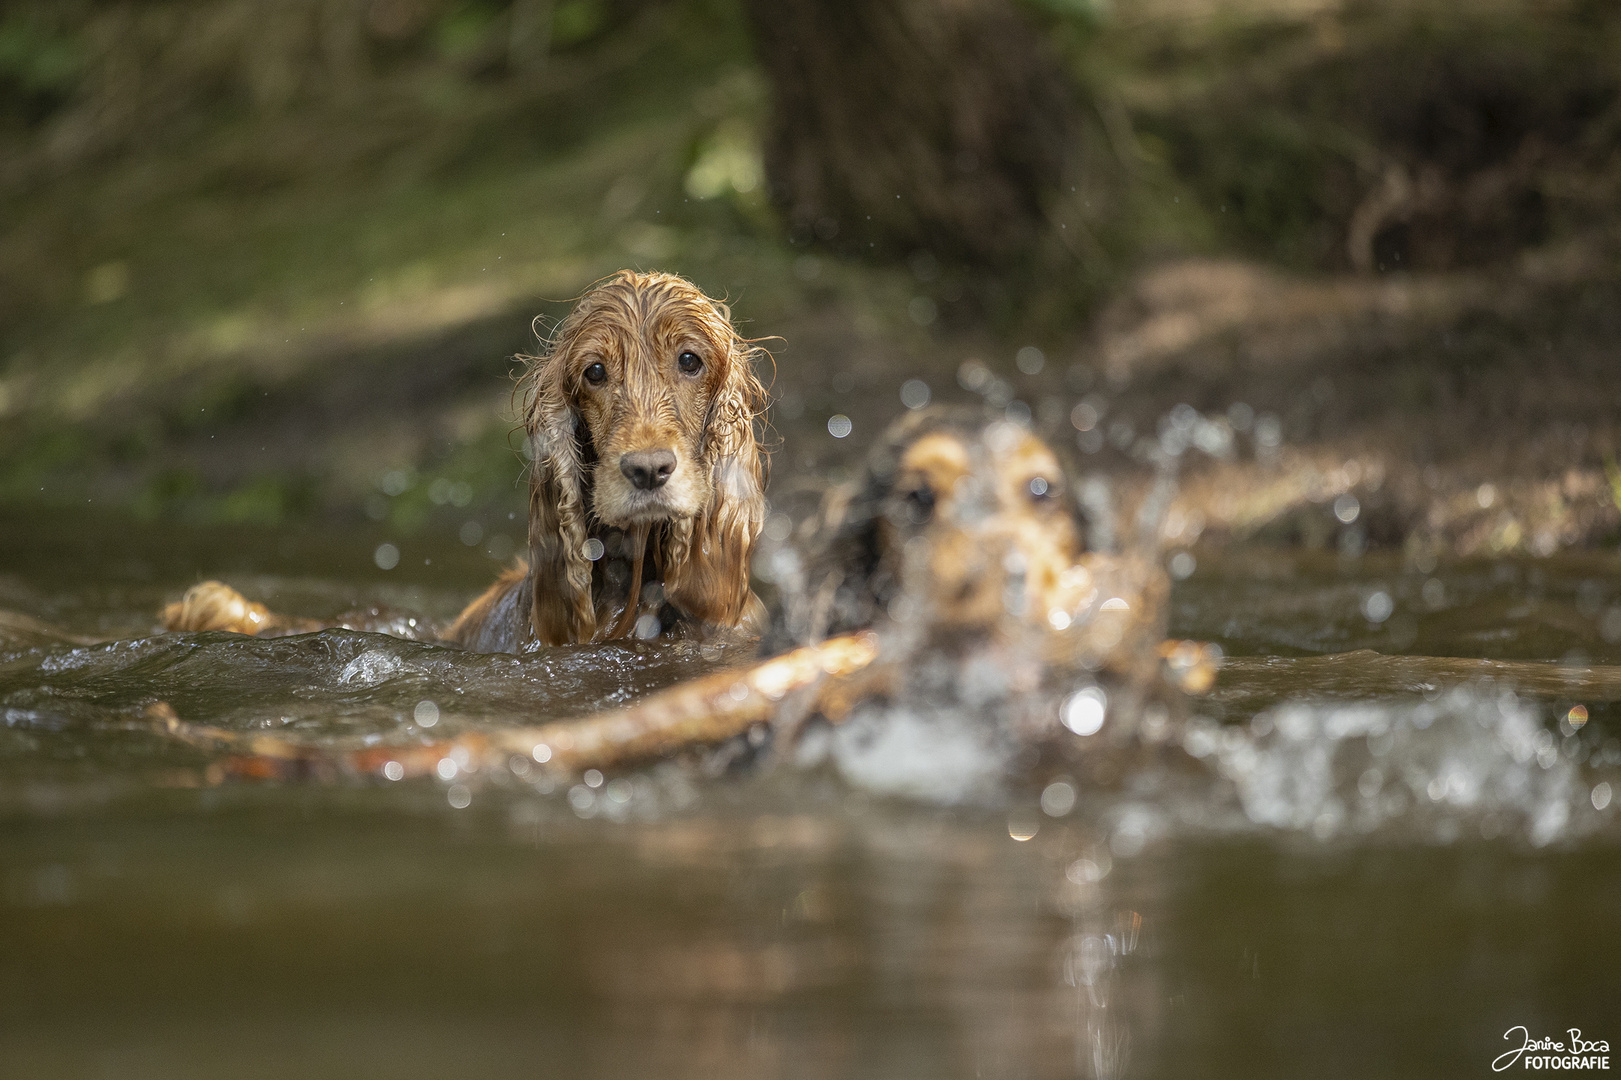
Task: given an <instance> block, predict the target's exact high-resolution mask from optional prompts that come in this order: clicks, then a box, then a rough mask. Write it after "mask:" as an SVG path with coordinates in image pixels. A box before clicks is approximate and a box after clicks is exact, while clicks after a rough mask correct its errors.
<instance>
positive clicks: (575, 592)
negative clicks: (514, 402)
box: [525, 347, 597, 645]
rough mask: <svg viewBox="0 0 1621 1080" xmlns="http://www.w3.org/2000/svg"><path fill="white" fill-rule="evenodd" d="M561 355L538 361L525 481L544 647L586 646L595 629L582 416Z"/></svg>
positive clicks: (533, 618) (537, 629) (534, 617)
mask: <svg viewBox="0 0 1621 1080" xmlns="http://www.w3.org/2000/svg"><path fill="white" fill-rule="evenodd" d="M564 352H565V350H564V349H563V348H561V347H559V348H554V349H553V351H552V354H551V356H550V357H549V358H546V359H543V360H538V361H536V365H537V366H536V367H535V368H534V369H533V373H532V375H531V376H530V377H531V379H532V382H531V385H530V390H529V400H528V402H527V406H528V407H527V408H526V410H525V414H526V415H525V427H526V428H527V429H528V437H529V445H530V450H531V453H532V454H533V457H534V468H533V471H532V472H531V473H530V478H529V566H530V572H531V573H532V574H533V575H534V585H535V589H534V596H535V598H534V604H533V607H532V608H531V611H530V624H531V628H532V629H533V631H534V634H535V639H536V640H537V641H539V642H541V643H542V644H544V645H567V644H571V643H575V642H581V641H590V640H591V636H592V634H594V633H595V632H596V624H597V623H596V612H595V609H594V608H593V606H592V602H591V562H590V560H589V559H587V558H586V555H585V542H586V539H587V533H586V512H587V511H586V491H585V467H584V464H583V462H582V461H581V459H580V440H579V426H580V417H579V413H578V412H577V411H576V410H575V409H574V406H573V402H572V399H571V393H572V391H571V390H570V388H569V387H568V386H567V385H566V382H567V378H568V372H567V369H566V362H565V357H564V355H563V354H564Z"/></svg>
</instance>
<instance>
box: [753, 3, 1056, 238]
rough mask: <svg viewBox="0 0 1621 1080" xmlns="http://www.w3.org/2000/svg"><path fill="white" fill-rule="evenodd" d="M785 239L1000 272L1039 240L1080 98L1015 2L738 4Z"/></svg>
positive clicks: (767, 165) (768, 170) (768, 167)
mask: <svg viewBox="0 0 1621 1080" xmlns="http://www.w3.org/2000/svg"><path fill="white" fill-rule="evenodd" d="M746 6H747V10H748V14H749V21H750V23H751V25H752V28H753V32H754V39H755V43H756V49H757V51H758V53H759V56H760V61H761V64H762V66H763V67H764V69H765V72H766V76H767V78H768V80H769V81H770V84H771V90H772V98H773V105H774V116H773V119H772V126H771V130H770V133H769V136H768V139H767V144H766V155H765V156H766V170H767V175H768V177H769V179H770V182H771V189H772V196H773V198H774V199H775V200H776V201H777V202H778V204H779V205H781V206H782V207H783V209H784V210H785V211H786V213H787V215H788V221H789V225H790V228H791V230H792V232H793V235H794V237H795V239H796V240H798V241H801V242H804V241H811V240H813V239H814V240H820V241H822V242H824V243H827V244H830V245H832V246H833V247H835V248H836V249H838V250H842V251H845V252H848V253H851V254H857V253H859V254H876V255H881V256H896V255H899V256H908V255H913V254H914V253H916V252H918V251H920V250H923V251H928V252H930V253H931V254H932V255H933V256H935V257H936V258H939V259H944V260H950V261H954V262H956V261H960V262H965V263H968V264H971V265H976V266H981V267H988V268H997V267H1006V266H1010V265H1014V264H1017V263H1019V262H1021V261H1023V260H1024V258H1025V257H1026V256H1027V255H1028V253H1029V250H1030V248H1031V245H1032V244H1034V243H1035V242H1036V241H1037V240H1038V238H1039V237H1040V236H1041V234H1042V233H1044V232H1046V231H1047V230H1048V224H1047V222H1046V220H1045V214H1044V210H1043V205H1044V202H1045V200H1046V199H1047V198H1048V197H1049V196H1050V195H1051V193H1053V192H1055V191H1057V190H1059V188H1060V185H1061V184H1062V183H1063V181H1064V175H1065V164H1066V156H1067V155H1068V154H1069V153H1070V152H1071V150H1072V149H1073V146H1072V144H1073V141H1074V137H1075V134H1076V131H1077V126H1078V125H1077V116H1078V109H1077V105H1076V95H1075V93H1074V90H1073V88H1072V84H1071V82H1070V80H1069V79H1068V78H1067V77H1066V75H1065V73H1064V71H1063V70H1062V68H1061V66H1060V64H1059V62H1058V60H1057V58H1056V57H1055V56H1054V55H1053V53H1052V51H1051V50H1050V49H1049V48H1048V47H1047V45H1046V42H1045V41H1043V40H1042V38H1041V37H1040V35H1039V34H1038V33H1037V32H1036V30H1035V29H1034V28H1033V27H1032V26H1031V25H1030V24H1029V23H1027V22H1026V21H1025V20H1024V18H1023V17H1022V16H1021V15H1020V13H1019V12H1018V10H1017V9H1016V8H1015V7H1014V6H1013V4H1012V2H1011V0H747V3H746Z"/></svg>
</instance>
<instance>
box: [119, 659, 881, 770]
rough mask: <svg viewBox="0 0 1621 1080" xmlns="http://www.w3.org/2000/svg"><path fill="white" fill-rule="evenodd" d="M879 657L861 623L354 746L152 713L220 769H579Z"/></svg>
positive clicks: (737, 722)
mask: <svg viewBox="0 0 1621 1080" xmlns="http://www.w3.org/2000/svg"><path fill="white" fill-rule="evenodd" d="M877 658H878V638H877V635H876V634H873V633H871V632H870V631H863V632H861V633H858V634H849V635H845V636H842V637H836V638H830V639H829V640H827V641H824V642H822V643H821V644H819V645H812V646H807V647H806V648H802V649H795V650H794V651H793V652H789V653H785V654H783V655H782V656H777V657H773V658H772V659H770V660H765V661H762V662H760V663H757V664H754V665H752V666H750V667H746V668H741V669H733V670H727V671H718V672H715V673H714V674H712V675H706V676H704V677H703V678H700V679H694V680H692V681H690V682H685V683H681V684H679V685H677V686H672V687H670V688H669V689H666V690H662V691H660V692H658V693H656V694H652V695H650V696H648V697H647V698H644V699H643V700H641V701H638V702H636V703H635V704H634V705H630V706H627V707H625V708H623V709H614V710H610V711H608V712H603V713H598V714H596V715H593V716H588V717H583V718H580V719H573V720H560V721H556V722H554V723H549V724H538V725H532V726H530V725H525V726H517V727H502V728H495V729H493V730H489V731H483V732H469V733H468V734H465V735H461V736H458V737H457V738H455V739H447V740H440V741H435V742H431V743H418V744H413V745H403V746H372V747H365V748H363V749H357V750H343V749H340V748H335V747H330V746H319V745H312V744H308V743H300V742H298V741H296V740H292V739H288V738H285V737H282V736H276V735H265V734H262V733H253V734H248V733H242V732H233V731H227V730H226V729H224V728H219V727H213V726H209V725H203V724H188V723H186V722H185V721H183V720H181V719H180V718H179V717H178V716H176V715H175V713H174V710H173V709H171V708H170V707H169V706H168V705H167V704H161V703H160V704H159V705H156V706H153V707H152V708H150V709H148V710H147V715H148V717H149V718H150V719H152V720H153V721H154V722H155V723H157V724H158V725H159V726H160V727H161V729H162V730H163V731H164V733H166V734H168V735H171V736H173V737H175V738H178V739H181V740H183V741H185V742H188V743H190V744H192V745H194V746H198V747H201V748H204V749H209V750H228V751H234V753H233V754H232V756H230V757H229V758H228V759H227V760H226V761H225V762H224V764H223V771H224V773H225V774H227V775H232V776H238V777H244V778H253V779H274V778H278V777H287V776H297V775H306V774H310V773H317V774H318V773H321V772H337V773H345V774H350V775H368V774H377V773H384V774H385V775H387V776H389V777H390V778H392V779H403V778H404V777H407V776H427V775H432V774H434V773H435V772H436V771H437V770H438V769H439V767H440V762H441V761H443V760H444V759H446V758H449V759H451V760H452V761H455V762H457V763H458V767H459V768H466V767H467V766H468V765H474V766H477V767H484V766H490V765H500V764H504V763H505V762H506V761H507V760H508V759H510V758H511V757H512V756H513V755H521V756H523V757H526V758H529V759H531V760H533V761H536V762H539V763H541V764H547V765H551V766H553V767H554V768H559V769H563V770H567V771H571V772H578V771H583V770H585V769H607V768H614V767H618V766H626V765H633V764H638V763H641V762H645V761H651V760H655V759H657V758H660V757H665V756H668V755H671V754H675V753H679V752H680V751H682V750H687V749H690V748H693V747H699V746H713V745H715V744H717V743H722V742H725V741H726V740H727V739H730V738H733V737H734V736H737V735H743V734H746V733H747V732H748V731H749V729H750V728H753V727H755V726H756V725H760V724H768V723H770V722H771V720H772V718H773V716H774V715H775V713H776V711H777V709H778V707H779V706H780V704H781V702H782V701H783V699H784V698H786V697H787V696H788V695H789V694H792V693H796V692H799V691H805V690H809V691H811V692H812V694H813V695H814V696H815V697H817V698H820V697H821V696H822V693H821V692H824V691H828V690H831V689H833V688H834V687H837V686H839V685H840V684H842V683H843V682H845V681H846V680H849V679H851V678H853V677H855V676H857V675H859V674H861V673H862V672H864V671H865V670H866V669H868V668H869V667H870V666H871V665H872V664H873V662H874V661H875V660H876V659H877ZM841 698H842V695H839V694H837V693H834V694H832V695H831V699H830V704H829V708H830V709H831V711H833V712H839V711H840V709H839V704H838V702H839V700H840V699H841ZM390 765H393V766H397V768H389V766H390ZM385 770H386V771H385Z"/></svg>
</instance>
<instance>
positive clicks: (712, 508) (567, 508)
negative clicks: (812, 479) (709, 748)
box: [526, 270, 765, 644]
mask: <svg viewBox="0 0 1621 1080" xmlns="http://www.w3.org/2000/svg"><path fill="white" fill-rule="evenodd" d="M758 352H759V350H758V349H757V348H755V347H754V346H752V345H751V344H750V343H748V342H746V341H744V340H743V339H742V338H740V337H739V336H738V334H737V332H736V331H735V330H734V329H733V327H732V323H731V319H730V314H729V312H728V311H727V309H726V306H725V305H724V304H721V303H719V302H717V301H714V300H711V299H709V298H708V297H706V296H705V295H704V294H703V293H702V292H700V291H699V290H698V289H697V287H695V286H694V285H692V284H691V283H690V282H688V281H686V280H684V279H682V278H679V277H676V276H675V275H673V274H658V273H653V274H641V273H635V272H632V271H628V270H627V271H621V272H620V273H618V274H616V275H614V276H613V277H611V278H609V279H608V280H607V281H605V282H603V283H602V284H600V285H598V286H597V287H596V288H594V289H593V290H592V291H591V292H589V293H587V294H586V295H585V296H584V297H583V298H582V299H581V300H580V301H579V302H578V303H577V304H576V305H575V307H574V310H573V311H572V312H570V314H569V315H568V317H567V318H565V319H564V320H563V322H562V324H561V325H560V326H559V327H558V328H557V332H556V334H555V335H554V338H553V340H552V344H551V348H550V350H549V351H548V353H547V355H545V356H543V357H538V358H536V359H535V360H534V362H533V365H532V367H531V370H530V373H529V376H528V378H529V381H530V385H529V393H528V397H527V407H526V426H527V428H528V433H529V438H530V440H531V446H532V450H533V457H534V462H535V467H534V473H533V476H532V481H531V485H530V516H529V546H530V556H531V560H532V565H533V567H534V571H535V574H536V581H537V588H536V589H535V600H534V610H533V628H534V631H535V636H536V637H537V638H538V639H539V640H541V641H542V642H546V643H549V644H559V643H564V642H571V641H587V640H590V639H591V637H592V634H593V632H594V629H595V625H596V614H595V610H594V605H593V602H592V596H591V563H590V559H589V557H588V555H587V548H586V543H587V541H588V540H589V539H590V538H591V536H592V534H593V532H595V531H598V530H600V529H606V528H623V529H632V528H636V527H639V526H653V527H655V528H656V529H657V530H658V531H657V532H656V533H655V535H656V536H657V537H658V541H657V542H658V543H659V545H660V549H659V563H660V566H661V569H662V572H663V575H664V584H665V594H666V598H667V599H668V600H669V602H670V603H671V604H672V605H674V606H675V607H676V608H677V609H678V610H681V611H682V612H683V613H684V614H687V615H690V616H692V617H694V618H697V619H699V620H701V621H703V622H708V623H716V624H721V625H730V624H733V623H735V622H736V620H737V619H738V617H739V616H740V615H741V613H742V611H743V609H744V607H745V605H746V603H747V601H748V597H749V595H750V594H749V587H748V568H749V560H750V556H751V554H752V550H753V545H754V541H755V539H756V537H757V536H758V534H759V529H760V523H761V519H762V517H763V511H764V487H765V458H764V455H763V454H762V453H761V451H760V448H759V446H758V443H757V442H756V438H755V430H754V425H755V421H756V418H757V417H758V416H759V415H760V414H761V412H762V411H763V410H764V407H765V389H764V387H763V386H762V385H761V384H760V381H759V379H758V378H757V377H756V376H755V374H754V371H753V369H752V366H751V365H752V361H753V359H754V358H755V356H756V355H757V354H758Z"/></svg>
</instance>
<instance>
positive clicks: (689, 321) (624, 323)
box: [574, 287, 724, 356]
mask: <svg viewBox="0 0 1621 1080" xmlns="http://www.w3.org/2000/svg"><path fill="white" fill-rule="evenodd" d="M721 324H724V320H723V319H722V317H721V316H720V314H719V313H718V312H717V311H716V310H715V307H714V305H713V304H711V303H710V302H709V301H708V299H706V298H705V297H704V296H703V295H702V294H701V293H699V292H698V291H697V290H696V289H693V290H690V295H689V292H688V291H678V290H673V289H662V288H661V289H649V290H632V289H625V288H615V287H604V288H602V289H599V290H598V291H597V292H596V293H593V294H592V295H591V296H589V297H587V298H586V300H584V301H582V310H581V311H580V320H579V328H578V331H577V332H576V334H575V335H574V346H575V348H576V349H577V350H579V351H582V352H595V353H599V354H602V355H605V356H617V355H618V354H619V353H620V352H621V351H623V350H624V349H625V348H626V347H627V346H632V347H633V343H636V342H640V343H643V344H652V345H661V344H669V343H673V342H676V341H679V340H680V339H684V338H688V339H690V338H695V339H698V340H700V341H705V342H709V341H714V340H715V339H716V338H717V336H718V335H722V331H723V329H724V326H723V325H721Z"/></svg>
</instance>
